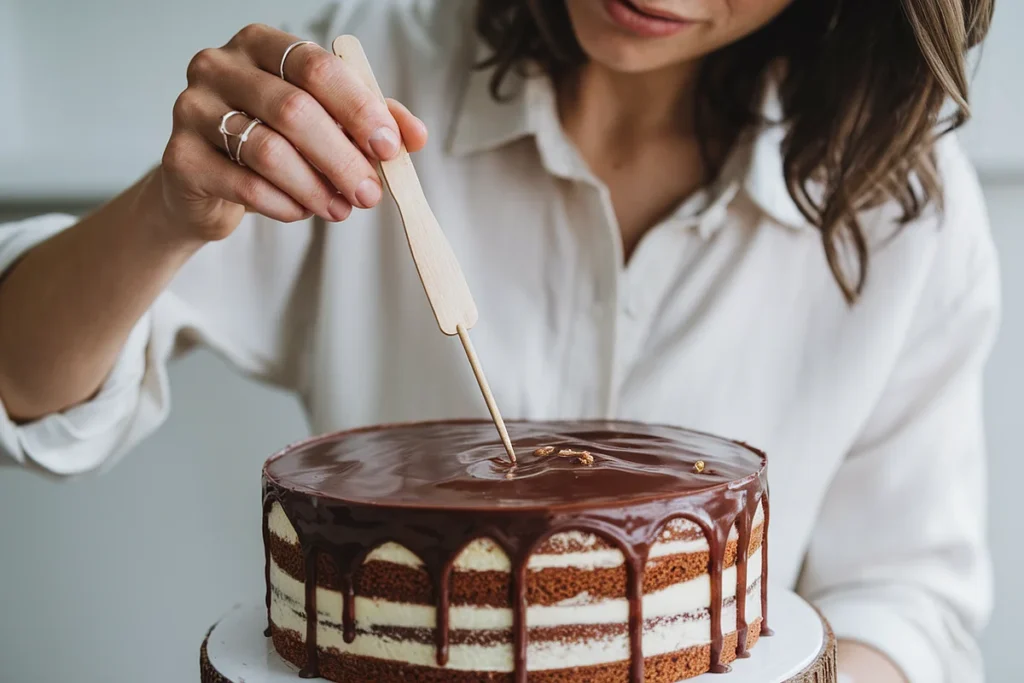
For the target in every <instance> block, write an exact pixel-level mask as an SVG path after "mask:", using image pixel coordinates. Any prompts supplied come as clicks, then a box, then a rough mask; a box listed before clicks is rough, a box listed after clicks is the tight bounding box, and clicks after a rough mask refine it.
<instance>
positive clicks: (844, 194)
mask: <svg viewBox="0 0 1024 683" xmlns="http://www.w3.org/2000/svg"><path fill="white" fill-rule="evenodd" d="M994 5H995V0H856V1H853V0H794V2H793V3H792V4H791V5H789V6H788V7H787V8H786V9H785V10H784V11H783V12H782V13H781V14H780V15H779V16H778V17H776V18H775V19H774V20H773V21H772V22H771V23H769V24H768V25H766V26H765V27H763V28H762V29H760V30H759V31H757V32H755V33H753V34H751V35H748V36H746V37H745V38H743V39H741V40H739V41H737V42H735V43H733V44H731V45H728V46H726V47H724V48H722V49H721V50H718V51H717V52H715V53H713V54H710V55H708V56H707V57H706V58H705V59H704V61H703V63H702V66H701V71H700V75H699V78H698V84H697V98H696V102H695V107H696V111H695V114H696V121H697V126H698V132H699V133H700V138H701V139H702V140H709V141H714V143H713V144H714V148H715V149H724V150H728V149H731V148H732V146H733V144H734V143H735V142H736V140H737V139H738V138H739V136H740V135H741V134H742V133H743V132H744V131H745V130H748V129H749V128H751V127H752V126H755V125H757V124H759V123H761V101H762V97H763V92H764V87H765V84H766V82H767V75H768V72H769V69H771V67H772V65H773V64H779V63H782V64H784V65H785V68H784V69H783V70H782V71H781V74H782V75H781V77H780V78H781V80H780V82H779V83H778V88H779V94H780V98H781V102H782V110H783V118H784V120H783V123H784V124H785V125H786V127H787V135H786V137H785V140H784V142H783V149H782V153H783V158H784V164H783V167H784V168H783V172H784V174H785V179H786V184H787V187H788V188H789V193H790V195H791V196H792V198H793V200H794V202H795V203H796V205H797V206H798V207H799V208H800V210H801V212H802V213H803V214H804V216H805V217H806V218H807V220H808V221H809V222H810V223H812V224H813V225H815V226H816V227H817V228H818V230H819V231H820V233H821V241H822V245H823V247H824V250H825V257H826V259H827V261H828V265H829V268H830V269H831V271H832V274H833V275H834V277H835V279H836V282H837V283H838V285H839V287H840V288H841V289H842V292H843V295H844V297H845V298H846V300H847V301H848V302H850V303H851V304H852V303H853V302H855V301H856V300H857V298H858V296H859V295H860V293H861V291H862V290H863V287H864V283H865V280H866V278H867V273H868V261H869V246H868V238H867V236H866V235H865V231H864V229H863V227H862V225H861V223H860V221H859V219H858V214H859V212H861V211H863V210H864V209H867V208H870V207H873V206H878V205H880V204H881V203H883V202H888V201H893V202H896V203H897V204H898V206H899V207H900V209H901V219H900V224H901V225H905V224H906V223H908V222H910V221H912V220H914V219H915V218H917V217H918V216H920V215H921V213H922V212H923V211H924V209H925V208H926V207H927V206H928V205H929V203H931V202H935V203H936V204H938V205H939V206H940V207H941V201H942V185H941V178H940V177H939V174H938V171H937V169H936V165H935V158H934V145H935V141H936V140H937V139H938V138H939V137H940V136H941V135H942V134H944V133H945V132H948V131H950V130H953V129H955V128H957V127H959V126H960V125H962V124H963V123H964V122H965V121H966V120H967V118H968V117H969V114H970V109H969V106H968V75H967V70H968V67H967V52H968V50H970V48H972V47H974V46H975V45H977V44H979V43H980V42H981V41H982V39H983V38H984V37H985V34H986V33H987V31H988V28H989V25H990V23H991V20H992V13H993V10H994ZM476 29H477V32H478V33H479V34H480V36H481V37H482V38H483V40H484V42H485V43H486V44H487V45H488V46H489V47H490V48H491V50H493V54H492V55H491V56H490V57H489V58H488V59H487V60H485V61H484V62H483V63H481V64H480V67H481V68H493V69H494V72H493V77H492V80H491V93H492V95H493V96H494V97H495V98H498V99H501V98H502V85H503V84H504V83H505V81H506V79H507V77H508V76H509V74H510V73H512V72H513V71H516V72H524V71H525V70H526V69H527V68H528V67H529V66H531V65H537V66H540V67H541V68H542V69H543V70H545V71H546V72H547V73H548V74H550V75H551V77H552V78H554V79H556V80H557V79H558V78H561V77H562V76H563V75H564V74H566V73H569V72H571V70H572V69H573V68H575V67H577V66H579V65H580V64H582V63H583V62H584V61H585V60H586V56H585V55H584V53H583V50H582V48H581V47H580V45H579V43H578V42H577V40H576V37H575V34H574V33H573V28H572V24H571V22H570V19H569V15H568V11H567V10H566V7H565V2H564V0H478V9H477V17H476ZM704 157H705V162H706V163H707V164H708V167H709V169H710V170H711V171H712V173H717V171H718V170H719V168H720V165H721V162H722V158H721V155H719V157H718V158H717V159H716V158H715V156H714V155H713V154H712V153H711V152H710V145H709V144H705V145H704ZM848 256H852V257H853V258H852V259H850V258H847V257H848Z"/></svg>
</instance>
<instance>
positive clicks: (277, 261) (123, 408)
mask: <svg viewBox="0 0 1024 683" xmlns="http://www.w3.org/2000/svg"><path fill="white" fill-rule="evenodd" d="M75 221H76V219H75V218H73V217H70V216H42V217H39V218H35V219H30V220H26V221H22V222H19V223H12V224H7V225H2V226H0V275H2V273H4V272H6V271H7V269H8V268H10V267H11V266H12V265H14V264H15V263H16V262H17V261H18V259H19V258H20V257H21V256H22V255H23V254H25V253H26V252H27V251H28V250H29V249H31V248H32V247H34V246H36V245H37V244H39V243H41V242H43V241H45V240H47V239H49V238H50V237H52V236H53V235H55V234H57V233H58V232H60V231H61V230H64V229H66V228H68V227H70V226H71V225H72V224H73V223H74V222H75ZM291 227H293V228H295V229H289V230H288V231H283V230H281V229H280V226H279V225H277V224H276V223H274V222H273V221H270V220H269V219H264V218H262V217H256V216H251V215H250V216H247V217H246V220H245V222H244V224H243V225H242V226H240V227H239V228H238V230H236V231H235V234H233V235H232V236H231V237H230V238H228V239H227V240H224V241H223V242H220V243H216V244H212V245H208V246H207V247H204V248H203V249H202V250H201V251H200V252H199V253H198V254H197V255H196V256H195V257H193V259H192V260H191V261H190V262H189V263H188V264H187V265H186V266H185V267H184V268H183V269H182V271H181V272H180V273H179V274H178V275H177V276H176V277H175V279H174V281H173V282H172V283H171V285H170V287H169V288H168V290H167V291H165V292H164V293H163V294H161V295H160V296H159V297H158V298H157V300H156V301H155V302H154V304H153V306H152V307H151V308H150V310H149V311H147V312H146V313H145V314H144V315H143V316H142V317H141V318H140V319H139V320H138V321H137V323H136V324H135V326H134V327H133V329H132V331H131V333H130V334H129V336H128V339H127V341H126V342H125V344H124V346H123V347H122V349H121V352H120V354H119V355H118V358H117V360H116V362H115V364H114V367H113V368H112V369H111V371H110V373H109V375H108V376H107V378H106V380H105V381H104V383H103V385H102V386H101V388H100V390H99V391H98V392H97V393H96V395H95V396H93V397H92V398H91V399H89V400H88V401H85V402H83V403H80V404H78V405H76V406H73V407H71V408H69V409H67V410H65V411H63V412H60V413H54V414H51V415H46V416H44V417H42V418H40V419H38V420H35V421H33V422H29V423H24V424H19V423H16V422H14V421H13V420H12V419H11V418H10V416H9V415H8V413H7V411H6V409H5V408H4V405H3V401H2V397H0V465H22V466H25V467H28V468H31V469H35V470H37V471H41V472H43V473H47V474H51V475H55V476H59V477H67V476H73V475H78V474H83V473H87V472H93V471H96V470H102V469H105V468H108V467H110V466H111V465H113V464H114V463H116V462H117V461H118V460H119V459H120V458H121V457H122V456H123V455H124V454H125V453H127V452H128V451H130V450H131V449H132V447H134V446H135V445H137V444H138V443H139V441H141V440H142V439H143V438H145V437H146V436H148V435H149V434H151V433H152V432H153V431H154V430H156V428H157V427H159V426H160V424H162V423H163V421H164V420H165V419H166V418H167V415H168V413H169V412H170V383H169V380H168V374H167V365H168V362H169V360H170V359H171V358H172V357H174V356H175V355H177V354H178V353H179V352H181V351H182V350H184V349H186V348H189V347H191V346H193V345H194V344H196V343H202V344H204V345H206V346H208V347H210V348H212V349H213V350H214V351H216V352H218V353H219V354H220V355H222V356H223V357H224V358H226V359H227V360H228V361H229V362H231V363H232V364H233V365H235V366H236V367H238V368H239V369H240V370H242V371H243V372H244V373H246V374H248V375H251V376H254V377H257V378H259V379H262V380H265V381H267V382H270V383H272V384H276V385H278V386H282V387H286V388H291V387H292V380H293V379H294V372H293V371H294V364H293V360H294V358H295V345H294V344H295V338H294V335H293V334H290V333H289V331H290V330H294V329H295V327H296V325H295V323H296V321H297V320H298V319H299V318H297V317H296V316H299V317H301V313H302V312H301V311H298V310H295V307H294V306H292V305H291V304H292V302H294V301H295V300H296V297H297V295H298V292H297V288H298V287H299V286H300V284H301V282H300V278H299V274H300V270H301V267H302V264H303V262H304V255H305V250H306V248H307V246H308V243H309V229H308V226H306V227H305V228H303V227H300V226H291Z"/></svg>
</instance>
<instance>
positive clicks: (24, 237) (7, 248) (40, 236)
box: [0, 214, 78, 275]
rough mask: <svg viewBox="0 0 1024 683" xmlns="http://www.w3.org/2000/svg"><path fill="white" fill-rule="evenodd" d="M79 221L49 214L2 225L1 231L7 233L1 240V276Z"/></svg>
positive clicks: (61, 215)
mask: <svg viewBox="0 0 1024 683" xmlns="http://www.w3.org/2000/svg"><path fill="white" fill-rule="evenodd" d="M77 220H78V219H77V218H75V217H74V216H68V215H65V214H48V215H46V216H39V217H37V218H29V219H27V220H24V221H19V222H16V223H5V224H2V225H0V230H3V231H4V232H5V233H7V234H5V235H3V237H2V238H0V275H2V274H3V273H6V272H7V269H8V268H10V267H11V266H13V265H14V264H15V262H17V260H18V259H20V258H21V257H22V256H24V255H25V253H26V252H27V251H28V250H29V249H31V248H32V247H34V246H36V245H38V244H40V243H42V242H45V241H46V240H48V239H50V238H51V237H53V236H54V235H56V234H57V233H58V232H63V231H64V230H66V229H67V228H69V227H71V226H72V225H74V224H75V222H76V221H77Z"/></svg>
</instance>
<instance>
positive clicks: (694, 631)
mask: <svg viewBox="0 0 1024 683" xmlns="http://www.w3.org/2000/svg"><path fill="white" fill-rule="evenodd" d="M396 607H398V608H399V609H401V608H403V607H411V606H408V605H396ZM299 610H301V608H299ZM299 610H297V609H296V605H295V604H294V603H293V602H292V601H290V600H288V599H287V598H283V597H282V596H280V595H278V594H274V595H273V596H272V598H271V605H270V616H271V619H272V620H273V622H274V624H275V625H276V626H277V627H278V628H282V629H288V630H291V631H295V632H296V633H298V634H299V635H300V637H301V638H302V639H303V640H305V635H306V621H305V619H304V618H303V617H302V616H301V614H300V613H299ZM318 611H319V610H318ZM431 611H433V610H431ZM356 613H357V615H359V606H357V607H356ZM760 616H761V603H760V600H759V599H758V591H756V590H754V591H751V592H750V593H748V598H747V620H748V622H750V621H754V620H756V619H758V618H759V617H760ZM357 621H358V622H359V626H360V627H364V624H363V621H362V619H361V618H357ZM735 623H736V609H735V604H731V605H727V606H725V607H724V608H723V609H722V624H723V626H724V627H725V628H726V629H727V632H728V631H732V630H734V628H735ZM453 628H454V625H453ZM710 640H711V620H710V619H709V618H707V616H706V615H705V616H704V617H703V618H681V619H676V620H670V621H664V622H661V623H657V625H655V626H654V627H653V628H645V631H644V636H643V653H644V656H645V657H651V656H654V655H660V654H666V653H669V652H677V651H680V650H685V649H687V648H690V647H694V646H698V645H704V644H706V643H708V642H710ZM317 644H318V646H319V647H320V648H322V649H329V648H335V649H337V650H338V651H340V652H343V653H349V654H353V655H359V656H364V657H377V658H380V659H387V660H391V661H399V662H405V663H407V664H415V665H419V666H428V667H436V666H437V660H436V650H435V647H434V646H433V645H432V644H427V643H420V642H416V641H412V640H400V639H397V638H392V637H389V636H386V635H378V634H374V633H365V632H359V633H357V635H356V638H355V640H353V641H352V642H351V643H346V642H345V640H344V638H343V636H342V633H341V629H340V628H339V626H338V624H337V622H336V621H333V620H327V622H326V623H325V621H324V620H318V623H317ZM628 658H629V636H628V635H627V634H621V635H612V636H608V637H603V638H587V639H586V641H585V642H581V641H564V640H546V641H539V642H530V643H529V645H528V648H527V668H528V669H529V670H530V671H541V670H548V669H565V668H571V667H578V666H593V665H598V664H606V663H609V662H617V661H623V660H626V659H628ZM447 668H449V669H456V670H467V671H499V672H510V671H512V670H513V653H512V646H511V645H510V644H494V645H464V644H453V645H450V646H449V660H448V665H447Z"/></svg>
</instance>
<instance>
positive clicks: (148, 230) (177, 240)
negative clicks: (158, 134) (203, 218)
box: [131, 166, 206, 260]
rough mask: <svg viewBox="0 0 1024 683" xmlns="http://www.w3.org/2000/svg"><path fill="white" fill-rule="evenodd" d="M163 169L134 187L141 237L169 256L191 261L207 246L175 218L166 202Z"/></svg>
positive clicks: (153, 171)
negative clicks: (190, 259)
mask: <svg viewBox="0 0 1024 683" xmlns="http://www.w3.org/2000/svg"><path fill="white" fill-rule="evenodd" d="M161 174H162V170H161V167H159V166H157V167H156V168H154V169H153V170H152V171H150V172H149V173H147V174H146V175H145V176H144V177H143V178H142V180H141V181H139V183H138V185H137V186H136V187H135V188H134V192H133V195H134V196H133V199H132V202H131V211H132V213H133V214H135V216H136V219H135V220H134V221H132V222H133V223H134V225H136V226H138V228H139V230H138V233H139V234H138V237H140V238H141V239H143V240H144V241H145V242H146V243H147V246H148V247H149V248H151V249H154V250H157V251H159V252H161V253H165V254H167V255H168V256H172V257H175V256H176V257H179V258H181V259H183V260H184V259H188V258H189V257H190V256H192V254H194V253H195V252H196V251H198V250H199V249H200V248H201V247H202V246H204V245H205V244H206V240H204V239H202V238H200V237H197V236H196V235H194V234H192V233H190V232H189V231H187V230H185V229H183V228H182V222H181V220H180V219H179V218H178V217H177V216H174V215H173V214H172V213H171V211H170V210H169V208H168V205H167V202H166V201H165V199H164V184H163V178H162V177H161Z"/></svg>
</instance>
